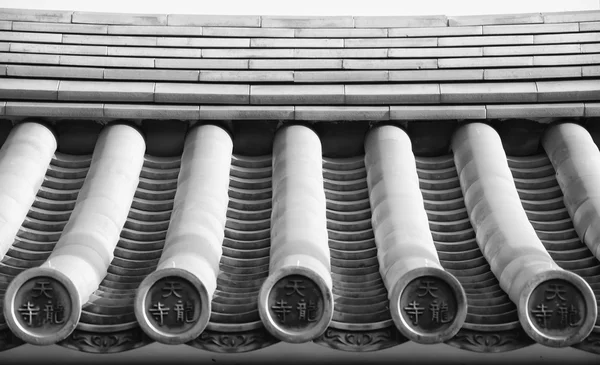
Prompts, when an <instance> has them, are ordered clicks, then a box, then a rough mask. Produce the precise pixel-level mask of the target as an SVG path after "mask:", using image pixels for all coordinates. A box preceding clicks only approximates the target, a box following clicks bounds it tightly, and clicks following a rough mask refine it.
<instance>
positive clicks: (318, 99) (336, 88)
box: [250, 85, 344, 105]
mask: <svg viewBox="0 0 600 365" xmlns="http://www.w3.org/2000/svg"><path fill="white" fill-rule="evenodd" d="M343 103H344V86H343V85H252V86H251V87H250V104H291V105H300V104H343Z"/></svg>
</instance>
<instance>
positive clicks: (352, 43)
mask: <svg viewBox="0 0 600 365" xmlns="http://www.w3.org/2000/svg"><path fill="white" fill-rule="evenodd" d="M437 44H438V40H437V38H347V39H346V40H345V44H344V46H345V47H346V48H381V47H437Z"/></svg>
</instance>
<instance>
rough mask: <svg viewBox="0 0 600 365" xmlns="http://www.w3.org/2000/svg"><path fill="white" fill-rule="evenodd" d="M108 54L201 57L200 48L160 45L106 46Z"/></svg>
mask: <svg viewBox="0 0 600 365" xmlns="http://www.w3.org/2000/svg"><path fill="white" fill-rule="evenodd" d="M108 55H109V56H139V57H190V58H196V57H197V58H200V57H202V50H201V49H196V48H160V47H113V46H108Z"/></svg>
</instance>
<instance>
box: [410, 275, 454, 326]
mask: <svg viewBox="0 0 600 365" xmlns="http://www.w3.org/2000/svg"><path fill="white" fill-rule="evenodd" d="M399 304H400V307H399V309H400V312H401V315H402V316H403V318H404V320H405V322H406V323H407V324H408V325H409V326H411V327H413V328H415V329H418V330H420V331H424V332H437V331H442V330H444V329H446V328H448V326H450V324H451V323H452V321H453V320H454V318H455V317H456V313H457V302H456V296H455V294H454V292H453V291H452V289H451V288H450V286H449V285H448V284H447V283H446V282H445V281H443V280H441V279H438V278H436V277H433V276H423V277H420V278H417V279H415V280H413V281H411V282H410V283H409V284H408V285H407V286H406V288H405V289H404V291H403V292H402V295H401V296H400V303H399Z"/></svg>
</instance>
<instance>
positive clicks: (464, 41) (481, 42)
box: [438, 35, 534, 47]
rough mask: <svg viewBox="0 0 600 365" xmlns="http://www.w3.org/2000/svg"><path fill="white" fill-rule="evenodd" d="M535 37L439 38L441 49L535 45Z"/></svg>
mask: <svg viewBox="0 0 600 365" xmlns="http://www.w3.org/2000/svg"><path fill="white" fill-rule="evenodd" d="M533 37H534V36H533V35H509V36H493V35H489V36H479V37H444V38H439V40H438V46H439V47H454V46H488V45H490V46H491V45H503V44H507V45H508V44H533Z"/></svg>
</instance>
